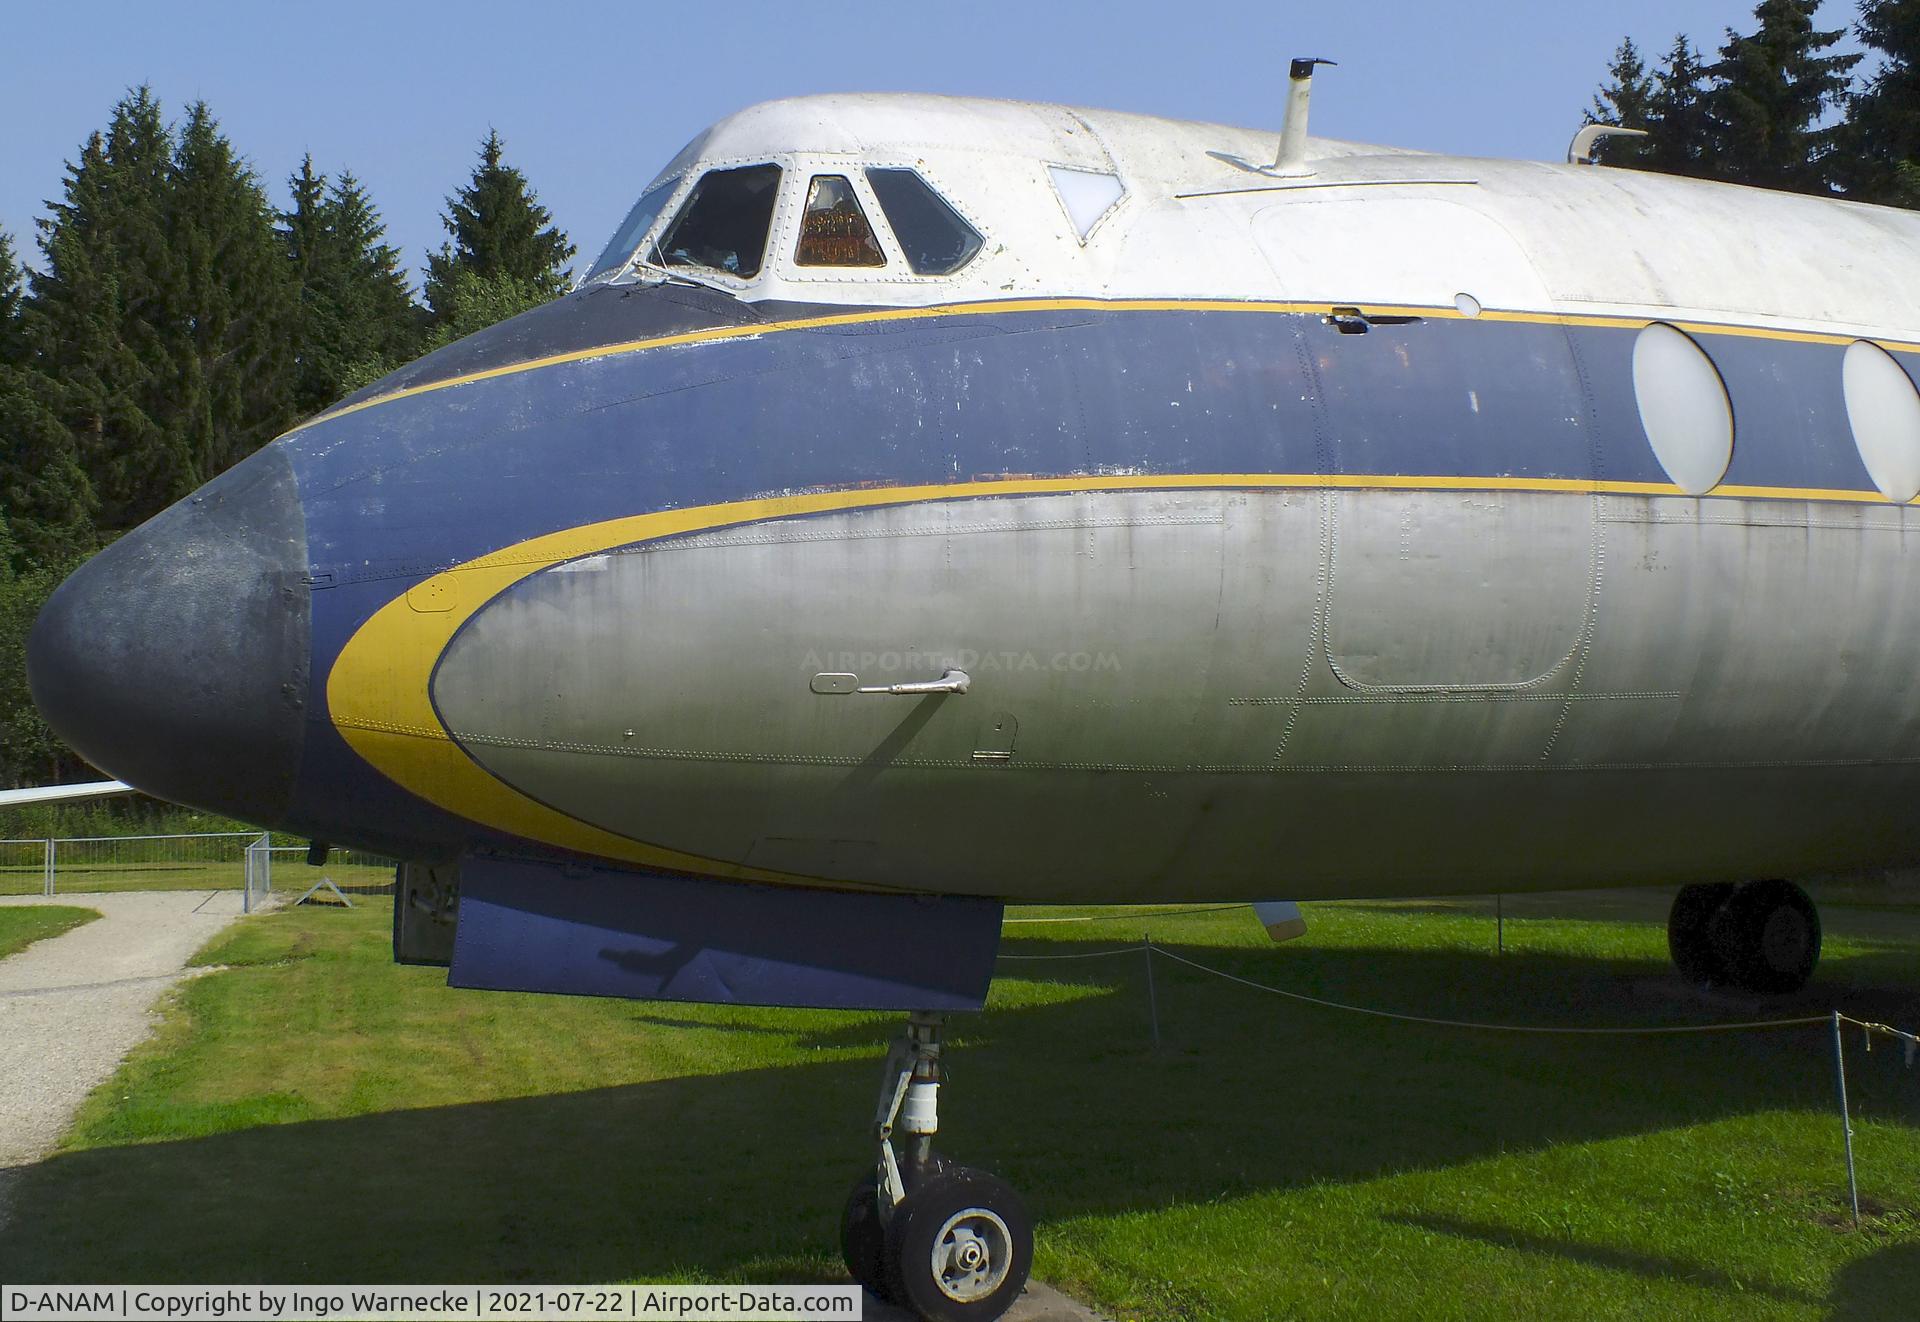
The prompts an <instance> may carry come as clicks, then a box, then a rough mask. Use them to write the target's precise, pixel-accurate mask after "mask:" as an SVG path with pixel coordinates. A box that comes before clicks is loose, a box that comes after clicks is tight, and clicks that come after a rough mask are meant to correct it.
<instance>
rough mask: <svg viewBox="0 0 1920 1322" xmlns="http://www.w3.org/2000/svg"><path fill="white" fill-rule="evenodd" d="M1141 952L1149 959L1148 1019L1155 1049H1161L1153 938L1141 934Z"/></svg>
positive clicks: (1143, 933)
mask: <svg viewBox="0 0 1920 1322" xmlns="http://www.w3.org/2000/svg"><path fill="white" fill-rule="evenodd" d="M1140 953H1141V954H1142V955H1143V956H1145V957H1146V961H1147V1020H1148V1022H1149V1023H1151V1024H1152V1025H1153V1049H1154V1050H1155V1051H1158V1050H1159V1049H1160V998H1159V996H1158V995H1157V994H1156V993H1155V992H1154V988H1153V938H1152V937H1150V936H1148V935H1147V934H1146V933H1145V932H1142V933H1141V934H1140Z"/></svg>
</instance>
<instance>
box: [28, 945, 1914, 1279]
mask: <svg viewBox="0 0 1920 1322" xmlns="http://www.w3.org/2000/svg"><path fill="white" fill-rule="evenodd" d="M1086 948H1087V947H1086V946H1084V945H1078V944H1075V943H1071V942H1066V943H1054V942H1048V941H1043V940H1011V941H1009V942H1008V943H1007V950H1008V952H1009V953H1014V954H1022V955H1049V954H1077V953H1082V952H1084V951H1085V950H1086ZM1177 948H1178V949H1180V950H1181V951H1182V953H1185V954H1188V955H1190V956H1191V957H1193V958H1196V959H1201V960H1204V961H1205V962H1207V963H1210V964H1214V965H1216V966H1218V967H1220V968H1223V969H1227V970H1230V971H1233V972H1236V973H1239V974H1241V975H1243V976H1246V977H1251V978H1256V979H1259V980H1262V981H1268V982H1275V983H1279V984H1283V985H1286V986H1288V987H1290V988H1293V989H1296V990H1300V991H1303V992H1307V993H1310V994H1317V995H1326V996H1334V997H1338V998H1341V999H1350V1000H1354V1001H1359V1002H1362V1003H1366V1004H1373V1005H1379V1006H1382V1007H1383V1008H1391V1009H1398V1010H1406V1011H1410V1012H1413V1013H1441V1014H1446V1015H1448V1016H1451V1017H1462V1018H1478V1017H1486V1018H1491V1019H1498V1020H1507V1021H1512V1020H1515V1019H1519V1020H1520V1021H1522V1022H1533V1023H1551V1022H1561V1023H1579V1022H1602V1021H1604V1022H1622V1021H1626V1022H1643V1021H1658V1020H1660V1019H1667V1020H1672V1021H1680V1020H1691V1021H1699V1020H1702V1019H1709V1018H1714V1017H1724V1016H1723V1015H1720V1014H1719V1013H1718V1012H1716V1011H1715V1010H1714V1009H1713V1008H1711V1007H1703V1006H1702V1005H1700V1004H1696V1003H1692V1002H1690V1001H1689V1000H1688V999H1687V997H1686V996H1685V994H1684V993H1680V992H1678V989H1677V984H1675V985H1674V988H1673V989H1674V991H1675V994H1673V995H1667V996H1663V997H1653V998H1648V997H1645V996H1641V995H1638V994H1637V993H1636V990H1635V989H1636V988H1639V987H1640V986H1641V985H1642V984H1647V985H1652V984H1655V983H1659V984H1661V985H1667V984H1674V980H1673V979H1672V978H1671V976H1670V975H1667V974H1664V973H1656V972H1654V966H1652V965H1650V964H1647V965H1642V964H1635V963H1626V964H1623V963H1620V962H1606V961H1597V960H1584V959H1578V958H1570V957H1557V956H1533V955H1511V954H1510V955H1508V956H1506V957H1505V958H1503V959H1501V960H1499V961H1498V962H1497V963H1496V961H1494V960H1493V959H1492V958H1491V957H1483V956H1477V955H1471V954H1463V953H1461V952H1459V951H1447V950H1435V951H1418V950H1402V949H1364V950H1353V949H1310V950H1302V951H1295V952H1279V951H1270V950H1264V949H1261V950H1256V949H1251V948H1248V947H1222V946H1180V947H1177ZM1623 971H1624V972H1623ZM1002 974H1003V978H1007V979H1018V980H1023V981H1028V982H1059V983H1064V984H1072V985H1074V986H1076V987H1079V988H1081V989H1084V990H1085V991H1086V992H1088V993H1090V994H1085V995H1080V996H1077V997H1074V998H1070V999H1059V998H1057V997H1056V998H1055V999H1054V1000H1052V1001H1050V1002H1048V1003H1044V1004H1032V1005H1025V1006H1019V1007H1016V1008H1003V1009H990V1010H989V1011H988V1012H987V1013H985V1014H983V1015H980V1016H964V1017H961V1018H959V1019H958V1020H956V1022H955V1025H954V1028H955V1033H954V1038H955V1041H954V1045H953V1046H952V1048H951V1049H950V1052H949V1056H948V1065H949V1085H950V1086H949V1087H948V1088H947V1089H946V1090H945V1093H944V1096H943V1099H942V1100H943V1102H944V1105H943V1107H942V1113H943V1114H942V1122H943V1129H942V1143H943V1146H944V1148H945V1150H946V1151H947V1152H948V1153H949V1154H950V1155H952V1156H954V1157H956V1158H958V1159H960V1160H964V1161H967V1162H970V1163H973V1164H977V1165H981V1166H985V1167H988V1168H991V1169H995V1170H997V1171H999V1172H1000V1173H1002V1174H1004V1175H1005V1176H1007V1177H1008V1178H1009V1179H1011V1180H1012V1181H1013V1182H1014V1184H1015V1185H1016V1186H1017V1187H1020V1188H1022V1189H1023V1190H1024V1191H1025V1192H1026V1194H1027V1196H1028V1201H1029V1203H1030V1204H1031V1206H1032V1207H1033V1210H1034V1211H1035V1213H1036V1214H1037V1215H1038V1216H1039V1217H1040V1218H1041V1219H1042V1220H1043V1221H1044V1220H1047V1219H1054V1218H1062V1217H1068V1216H1076V1215H1082V1214H1088V1213H1096V1214H1098V1213H1112V1212H1120V1211H1125V1210H1133V1209H1146V1208H1154V1207H1162V1206H1168V1205H1173V1204H1183V1203H1197V1202H1204V1201H1207V1200H1210V1199H1215V1198H1224V1197H1235V1196H1239V1195H1243V1194H1247V1193H1252V1192H1258V1191H1263V1190H1270V1189H1275V1188H1294V1187H1301V1186H1306V1185H1310V1184H1314V1183H1317V1182H1344V1181H1358V1180H1363V1179H1367V1178H1371V1177H1374V1176H1378V1175H1381V1174H1383V1173H1387V1172H1392V1171H1399V1170H1405V1169H1409V1168H1414V1167H1427V1168H1433V1167H1446V1166H1450V1165H1454V1164H1459V1163H1465V1162H1470V1161H1474V1160H1476V1159H1480V1158H1484V1157H1490V1156H1493V1155H1495V1154H1496V1153H1499V1152H1502V1151H1512V1150H1515V1149H1529V1148H1535V1147H1539V1146H1544V1145H1547V1144H1551V1143H1556V1142H1583V1141H1588V1140H1594V1139H1601V1138H1607V1137H1613V1136H1620V1135H1627V1134H1632V1133H1639V1132H1646V1131H1650V1130H1656V1129H1662V1128H1668V1127H1672V1126H1676V1125H1682V1124H1689V1123H1695V1122H1700V1121H1705V1120H1710V1119H1716V1118H1721V1117H1726V1116H1732V1115H1738V1114H1743V1113H1747V1112H1753V1111H1759V1110H1764V1109H1771V1108H1779V1107H1824V1106H1828V1105H1830V1104H1831V1102H1830V1092H1829V1091H1828V1090H1829V1089H1830V1088H1831V1075H1830V1073H1829V1072H1828V1068H1827V1065H1826V1060H1827V1057H1826V1056H1825V1055H1824V1054H1823V1051H1824V1044H1825V1039H1824V1038H1822V1037H1821V1036H1820V1033H1821V1031H1822V1030H1819V1029H1813V1030H1792V1031H1777V1032H1768V1033H1757V1034H1751V1033H1750V1034H1728V1035H1724V1036H1722V1035H1712V1036H1690V1037H1668V1038H1653V1039H1593V1038H1580V1039H1564V1038H1540V1037H1519V1036H1513V1035H1498V1034H1489V1033H1479V1032H1460V1031H1455V1030H1443V1029H1431V1028H1421V1027H1417V1026H1413V1025H1404V1024H1397V1023H1385V1022H1381V1021H1377V1020H1367V1019H1359V1018H1356V1017H1353V1016H1347V1015H1341V1014H1337V1013H1333V1012H1329V1011H1325V1010H1320V1009H1315V1008H1312V1007H1306V1006H1299V1005H1294V1004H1289V1003H1286V1002H1283V1001H1279V1000H1277V999H1275V998H1271V997H1266V996H1263V995H1261V994H1259V993H1257V992H1252V991H1249V990H1246V989H1244V988H1239V987H1234V986H1232V985H1229V984H1226V983H1223V982H1220V981H1218V980H1216V979H1211V978H1208V977H1206V976H1205V975H1203V974H1199V973H1196V972H1193V971H1191V970H1187V969H1184V968H1180V967H1179V966H1176V965H1172V964H1171V963H1170V962H1169V961H1162V962H1161V963H1160V965H1159V967H1158V968H1157V970H1156V979H1157V990H1158V995H1159V1007H1160V1021H1161V1031H1162V1035H1163V1040H1164V1043H1165V1045H1164V1048H1163V1049H1161V1050H1159V1051H1155V1050H1153V1049H1151V1047H1150V1046H1149V1029H1148V1021H1147V1011H1146V998H1145V988H1144V977H1143V970H1142V967H1141V960H1140V959H1138V958H1128V957H1126V956H1121V957H1117V958H1115V959H1113V960H1083V961H1075V962H1072V963H1058V964H1055V963H1048V962H1032V963H1024V962H1023V963H1007V964H1003V965H1002ZM428 990H429V991H430V993H431V994H432V995H436V996H438V995H447V996H482V995H486V994H485V993H473V992H454V991H450V990H446V989H442V988H437V987H435V988H430V989H428ZM1824 994H1825V993H1823V992H1822V991H1821V990H1819V989H1817V988H1816V990H1815V991H1813V992H1811V993H1809V996H1811V997H1813V998H1814V1000H1816V1001H1817V1000H1818V998H1820V997H1821V996H1822V995H1824ZM1845 994H1846V995H1847V996H1848V997H1849V998H1852V1000H1851V1001H1850V1002H1849V1005H1850V1006H1852V1007H1855V1008H1856V1012H1859V1011H1869V1010H1870V1011H1871V1012H1872V1017H1879V1018H1893V1021H1894V1022H1911V1021H1913V1020H1914V1019H1915V1018H1916V1017H1920V996H1916V994H1915V992H1914V991H1912V990H1907V989H1899V988H1895V989H1889V990H1887V991H1885V992H1880V993H1871V994H1869V993H1864V992H1862V991H1860V989H1859V988H1858V987H1849V988H1846V989H1845ZM1010 999H1018V998H1017V997H1010ZM1027 999H1029V1000H1032V999H1034V998H1033V997H1028V998H1027ZM1869 1001H1870V1002H1871V1004H1868V1003H1867V1002H1869ZM1829 1003H1830V1002H1829ZM1811 1004H1813V1001H1809V1002H1808V1005H1811ZM1820 1008H1822V1009H1824V1008H1826V1003H1823V1004H1821V1006H1820ZM1843 1008H1849V1006H1843ZM1781 1012H1782V1013H1794V1012H1795V1011H1794V1009H1793V1008H1792V1007H1788V1008H1786V1009H1784V1010H1782V1011H1781ZM1801 1012H1804V1010H1802V1011H1801ZM656 1018H659V1019H663V1020H666V1021H668V1022H671V1019H672V1017H671V1016H669V1015H661V1016H656ZM689 1022H691V1021H689ZM698 1026H699V1027H701V1028H704V1029H711V1028H713V1027H715V1025H712V1024H707V1023H702V1024H699V1025H698ZM797 1036H798V1037H799V1038H800V1043H799V1045H800V1047H801V1049H802V1050H803V1051H804V1050H805V1049H807V1048H817V1049H827V1048H833V1047H845V1046H849V1045H856V1046H857V1045H862V1044H867V1043H872V1042H873V1041H874V1037H875V1024H874V1022H873V1020H872V1019H871V1018H870V1017H868V1018H864V1019H857V1020H856V1019H854V1018H852V1017H849V1018H848V1019H846V1020H840V1021H830V1022H829V1023H828V1024H827V1025H826V1026H823V1027H821V1028H820V1029H819V1030H818V1031H812V1032H809V1031H806V1030H804V1029H803V1030H800V1031H799V1032H798V1034H797ZM1890 1054H1892V1053H1884V1054H1883V1055H1882V1056H1881V1057H1880V1058H1879V1063H1880V1064H1881V1065H1885V1064H1886V1063H1887V1061H1886V1056H1887V1055H1890ZM877 1059H878V1050H877V1047H876V1050H875V1055H874V1058H873V1059H872V1060H858V1061H830V1062H826V1063H817V1064H816V1063H801V1064H795V1065H790V1066H785V1067H780V1068H766V1069H752V1070H746V1071H740V1072H736V1073H732V1074H723V1075H712V1076H701V1077H691V1078H676V1079H668V1080H663V1081H657V1082H650V1083H644V1084H637V1085H633V1086H626V1087H614V1088H602V1089H593V1090H587V1091H579V1092H573V1093H565V1094H557V1095H535V1096H527V1097H521V1098H517V1099H513V1100H506V1101H491V1102H481V1103H472V1104H466V1105H459V1106H444V1107H433V1108H422V1109H419V1110H406V1111H389V1112H383V1113H376V1114H370V1115H362V1116H356V1117H351V1118H344V1119H335V1120H322V1121H308V1122H302V1123H291V1124H266V1125H260V1126H258V1127H255V1128H249V1129H241V1130H236V1131H234V1132H229V1133H222V1134H217V1135H214V1136H211V1137H204V1138H188V1139H181V1140H176V1141H170V1142H156V1143H145V1144H138V1145H131V1146H123V1147H112V1148H95V1149H90V1150H86V1151H81V1152H75V1153H71V1154H66V1155H61V1156H57V1157H54V1158H52V1159H50V1160H47V1161H45V1162H43V1163H40V1164H39V1165H37V1166H35V1167H32V1168H29V1169H27V1170H25V1171H22V1172H21V1173H20V1174H19V1177H18V1179H17V1181H16V1182H15V1187H14V1189H13V1190H12V1193H13V1195H14V1217H13V1224H12V1225H11V1226H10V1227H9V1228H8V1229H7V1231H6V1232H5V1234H4V1236H0V1277H3V1278H5V1279H13V1280H23V1279H33V1280H39V1281H56V1282H57V1281H80V1280H85V1281H90V1282H113V1281H133V1280H143V1281H182V1280H199V1281H210V1280H211V1281H235V1282H244V1281H269V1280H274V1281H280V1282H288V1281H292V1282H339V1281H429V1280H442V1281H505V1282H513V1281H599V1280H622V1279H631V1278H635V1277H640V1278H647V1279H659V1278H662V1277H670V1276H673V1275H676V1274H681V1273H697V1274H702V1275H718V1276H729V1275H732V1276H741V1275H744V1276H746V1277H748V1278H757V1279H768V1278H769V1277H770V1276H772V1275H778V1276H781V1277H787V1278H796V1277H800V1276H804V1275H807V1274H817V1275H818V1276H820V1277H823V1278H825V1277H831V1276H833V1275H834V1274H835V1272H836V1270H837V1262H836V1260H835V1258H834V1257H833V1254H834V1233H835V1232H834V1225H835V1218H836V1216H837V1214H838V1210H839V1203H840V1199H841V1196H842V1193H843V1191H844V1189H845V1188H846V1187H847V1185H848V1184H850V1183H851V1181H852V1179H853V1177H854V1175H855V1173H856V1172H857V1171H858V1170H859V1168H860V1167H861V1166H862V1164H863V1163H864V1162H865V1161H866V1160H867V1159H868V1153H867V1149H866V1146H865V1142H864V1133H865V1126H866V1123H867V1120H868V1117H870V1115H871V1108H872V1103H873V1091H874V1087H875V1084H876V1083H877V1075H878V1069H877ZM341 1067H342V1068H351V1067H352V1062H351V1061H343V1062H342V1066H341ZM529 1087H530V1088H531V1089H534V1090H537V1089H538V1087H539V1081H538V1080H530V1081H529ZM1860 1096H1861V1106H1862V1108H1863V1109H1867V1108H1871V1107H1872V1106H1873V1105H1874V1104H1875V1103H1874V1101H1873V1097H1874V1092H1873V1089H1872V1087H1870V1086H1866V1085H1865V1084H1864V1083H1863V1086H1862V1087H1861V1089H1860ZM1906 1104H1907V1105H1910V1103H1906ZM1836 1178H1837V1172H1836ZM1501 1233H1502V1234H1505V1232H1501ZM1508 1238H1511V1237H1510V1236H1508ZM1649 1269H1650V1270H1658V1271H1661V1272H1663V1273H1665V1272H1671V1273H1673V1274H1678V1275H1682V1276H1685V1275H1687V1274H1689V1273H1695V1274H1697V1273H1698V1272H1699V1271H1700V1270H1701V1269H1700V1268H1698V1267H1696V1266H1693V1265H1690V1264H1684V1263H1675V1264H1668V1263H1655V1264H1650V1265H1649ZM1903 1270H1904V1269H1903ZM756 1273H759V1275H758V1276H757V1277H756ZM1907 1279H1911V1278H1910V1277H1908V1278H1907Z"/></svg>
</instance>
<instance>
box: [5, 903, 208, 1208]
mask: <svg viewBox="0 0 1920 1322" xmlns="http://www.w3.org/2000/svg"><path fill="white" fill-rule="evenodd" d="M16 904H66V905H73V906H76V907H79V908H84V909H97V910H99V912H100V917H99V918H98V919H96V920H95V921H93V922H90V923H87V924H85V925H83V926H81V927H77V928H75V929H74V930H73V931H71V932H67V933H65V934H64V935H61V936H57V937H53V938H51V939H49V940H45V941H38V942H35V943H34V944H33V945H31V946H28V947H27V948H26V949H25V950H22V951H21V952H19V953H18V954H16V955H10V956H8V957H7V958H5V959H0V1225H4V1224H5V1222H6V1219H7V1211H8V1208H7V1201H8V1200H7V1198H6V1187H5V1186H6V1183H7V1181H6V1179H5V1173H6V1171H7V1169H8V1168H10V1167H15V1166H24V1165H27V1164H28V1163H30V1162H33V1161H36V1160H38V1159H39V1158H41V1157H43V1156H45V1155H46V1154H47V1152H49V1151H50V1150H51V1149H52V1147H53V1145H54V1143H55V1142H57V1141H58V1140H59V1138H60V1135H61V1134H62V1133H63V1132H64V1131H65V1130H66V1127H67V1125H68V1123H69V1122H70V1121H71V1120H72V1119H73V1115H74V1112H75V1111H76V1110H77V1109H78V1108H79V1106H80V1103H81V1101H82V1099H84V1098H85V1097H86V1095H87V1094H88V1093H89V1092H91V1091H92V1090H93V1089H94V1087H96V1086H97V1085H98V1084H99V1083H101V1082H102V1081H103V1080H105V1079H106V1078H107V1077H108V1076H109V1075H110V1074H112V1073H113V1070H114V1067H115V1066H116V1065H118V1064H119V1063H120V1061H121V1060H122V1058H124V1057H125V1056H126V1054H127V1052H128V1051H130V1050H132V1049H133V1047H134V1046H136V1045H137V1044H138V1043H139V1042H140V1041H141V1040H142V1039H144V1038H145V1037H146V1036H147V1034H148V1033H149V1032H151V1031H152V1029H153V1023H154V1016H153V1008H154V1003H155V1002H156V1001H158V1000H159V998H160V994H161V993H162V992H164V991H165V990H166V989H167V988H168V987H169V986H171V985H172V984H174V983H175V982H177V981H179V980H180V979H181V978H182V977H184V976H186V964H187V960H188V959H189V958H190V957H191V956H192V955H193V952H194V951H196V950H198V949H199V948H200V947H201V946H203V945H205V944H206V942H207V940H208V938H210V937H211V936H213V934H214V933H215V932H218V931H219V930H220V929H221V928H222V927H224V926H226V925H227V924H228V923H229V922H231V921H233V919H234V918H236V917H238V916H239V913H240V892H238V891H152V892H131V893H120V894H93V895H88V894H74V895H66V894H62V895H56V896H54V897H52V898H50V899H48V898H42V897H40V896H37V895H34V896H0V905H16Z"/></svg>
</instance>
